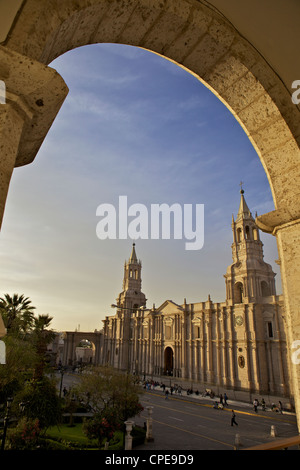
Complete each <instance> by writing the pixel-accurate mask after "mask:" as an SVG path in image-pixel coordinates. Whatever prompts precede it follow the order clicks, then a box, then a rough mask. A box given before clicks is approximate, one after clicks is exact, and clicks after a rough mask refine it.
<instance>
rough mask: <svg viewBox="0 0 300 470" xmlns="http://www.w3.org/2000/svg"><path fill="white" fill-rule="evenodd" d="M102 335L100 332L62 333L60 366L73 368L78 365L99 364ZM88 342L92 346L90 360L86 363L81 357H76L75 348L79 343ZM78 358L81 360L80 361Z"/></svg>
mask: <svg viewBox="0 0 300 470" xmlns="http://www.w3.org/2000/svg"><path fill="white" fill-rule="evenodd" d="M102 338H103V337H102V333H100V332H94V333H90V332H82V333H81V332H79V331H66V332H65V333H64V347H63V357H62V365H63V366H64V367H75V366H76V365H77V364H78V363H92V364H98V363H100V356H101V352H102ZM83 340H85V341H89V342H90V344H91V345H92V351H93V353H92V356H91V360H90V359H88V361H86V360H85V359H84V357H83V355H80V354H79V355H78V351H76V350H77V348H78V346H79V344H80V342H81V341H83ZM80 356H81V357H82V360H81V361H80Z"/></svg>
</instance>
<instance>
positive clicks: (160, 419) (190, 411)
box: [57, 373, 298, 451]
mask: <svg viewBox="0 0 300 470" xmlns="http://www.w3.org/2000/svg"><path fill="white" fill-rule="evenodd" d="M57 376H58V378H59V375H57ZM79 380H80V376H78V375H77V374H68V373H66V374H65V375H64V377H63V386H66V388H67V389H68V388H69V387H71V386H72V385H74V384H75V383H76V382H78V381H79ZM215 400H218V397H216V399H215ZM215 400H212V399H211V398H209V397H200V396H198V397H196V395H195V394H193V395H189V396H187V395H186V392H183V396H179V395H176V394H173V395H170V394H169V397H168V399H167V400H166V399H165V395H164V393H163V391H162V389H161V388H160V387H157V389H156V390H151V391H146V392H145V393H144V394H143V395H142V398H141V402H142V404H143V406H144V411H143V412H142V414H141V416H140V417H135V418H134V421H135V423H136V424H139V425H142V426H143V424H144V423H145V422H146V419H147V413H148V412H147V410H146V407H147V406H152V407H153V414H152V417H153V437H154V441H153V442H149V443H146V444H144V445H142V446H139V447H138V448H136V450H149V451H152V450H232V449H234V447H235V441H236V438H237V436H236V435H237V434H238V435H239V441H240V443H241V447H240V448H241V449H243V448H247V447H251V446H254V445H257V444H262V443H264V442H271V441H273V440H274V439H276V438H284V437H292V436H295V435H297V434H298V431H297V424H296V416H295V414H293V413H290V412H284V413H283V414H279V413H275V412H272V411H270V410H269V411H262V410H261V407H259V409H258V412H257V413H255V412H254V410H253V406H252V405H251V404H250V403H246V402H241V401H233V400H228V405H229V406H228V407H225V408H224V409H223V410H220V409H214V408H213V403H214V401H215ZM232 409H234V411H235V414H236V422H237V423H238V425H237V426H235V425H234V426H231V410H232ZM271 426H275V431H276V434H277V437H275V438H274V437H272V436H271Z"/></svg>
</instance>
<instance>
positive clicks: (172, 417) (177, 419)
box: [168, 416, 183, 422]
mask: <svg viewBox="0 0 300 470" xmlns="http://www.w3.org/2000/svg"><path fill="white" fill-rule="evenodd" d="M168 418H171V419H176V421H182V422H183V419H179V418H174V416H168Z"/></svg>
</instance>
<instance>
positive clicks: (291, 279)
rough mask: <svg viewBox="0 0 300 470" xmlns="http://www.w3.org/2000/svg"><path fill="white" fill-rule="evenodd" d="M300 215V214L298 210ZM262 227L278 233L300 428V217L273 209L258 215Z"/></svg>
mask: <svg viewBox="0 0 300 470" xmlns="http://www.w3.org/2000/svg"><path fill="white" fill-rule="evenodd" d="M299 216H300V214H299ZM257 220H258V224H259V227H260V228H261V230H264V231H265V232H268V233H272V234H273V235H276V238H277V246H278V254H279V261H280V267H281V277H282V289H283V296H284V309H285V317H286V324H287V339H288V356H289V362H290V370H291V381H292V393H293V394H294V400H295V407H296V413H297V420H298V429H300V360H298V358H299V356H300V354H298V355H297V354H296V355H295V354H294V353H295V348H297V347H298V349H299V344H300V217H296V216H295V215H294V214H293V215H292V214H291V212H290V211H289V210H286V211H284V210H282V209H281V210H280V211H273V212H270V213H268V214H265V215H262V216H260V217H258V219H257Z"/></svg>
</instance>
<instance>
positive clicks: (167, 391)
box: [165, 390, 169, 400]
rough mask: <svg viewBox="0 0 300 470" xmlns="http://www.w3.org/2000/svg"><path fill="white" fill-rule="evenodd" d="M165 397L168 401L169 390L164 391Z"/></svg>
mask: <svg viewBox="0 0 300 470" xmlns="http://www.w3.org/2000/svg"><path fill="white" fill-rule="evenodd" d="M165 395H166V397H165V400H168V398H169V390H166V393H165Z"/></svg>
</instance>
